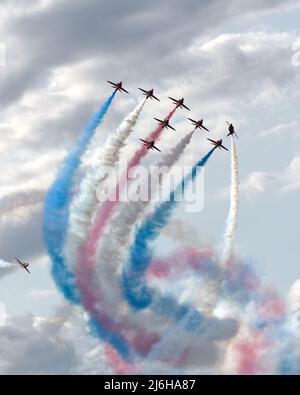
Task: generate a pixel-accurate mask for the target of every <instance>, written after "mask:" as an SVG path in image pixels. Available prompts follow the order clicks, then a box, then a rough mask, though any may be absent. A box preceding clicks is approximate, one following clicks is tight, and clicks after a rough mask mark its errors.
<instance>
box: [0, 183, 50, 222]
mask: <svg viewBox="0 0 300 395" xmlns="http://www.w3.org/2000/svg"><path fill="white" fill-rule="evenodd" d="M45 195H46V190H43V189H29V190H24V191H19V192H16V193H13V194H9V195H6V196H3V197H2V198H1V199H0V216H2V215H6V214H8V213H10V212H12V211H14V210H18V209H21V208H25V207H30V206H34V205H36V204H40V203H42V202H43V200H44V197H45Z"/></svg>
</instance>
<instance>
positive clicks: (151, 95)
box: [139, 88, 160, 101]
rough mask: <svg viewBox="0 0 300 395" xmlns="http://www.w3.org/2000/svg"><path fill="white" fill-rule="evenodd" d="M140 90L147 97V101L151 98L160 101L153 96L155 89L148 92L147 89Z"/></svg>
mask: <svg viewBox="0 0 300 395" xmlns="http://www.w3.org/2000/svg"><path fill="white" fill-rule="evenodd" d="M139 90H140V91H142V92H143V94H144V95H145V96H146V98H147V99H149V98H150V99H151V100H152V99H155V100H157V101H160V100H159V99H158V98H157V97H156V96H154V94H153V92H154V89H150V90H149V91H146V90H145V89H142V88H139Z"/></svg>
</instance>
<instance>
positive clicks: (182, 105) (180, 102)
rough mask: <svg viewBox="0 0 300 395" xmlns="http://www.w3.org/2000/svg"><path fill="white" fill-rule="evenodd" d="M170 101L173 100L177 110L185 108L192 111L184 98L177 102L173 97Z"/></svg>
mask: <svg viewBox="0 0 300 395" xmlns="http://www.w3.org/2000/svg"><path fill="white" fill-rule="evenodd" d="M169 99H171V100H172V101H173V103H174V104H176V108H178V107H180V108H185V109H186V110H189V111H191V110H190V109H189V108H188V107H187V106H186V105H185V104H183V103H184V98H182V99H179V100H176V99H173V97H169Z"/></svg>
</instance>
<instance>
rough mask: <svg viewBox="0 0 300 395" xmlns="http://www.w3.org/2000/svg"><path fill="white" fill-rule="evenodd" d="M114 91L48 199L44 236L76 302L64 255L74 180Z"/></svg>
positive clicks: (63, 286) (59, 280)
mask: <svg viewBox="0 0 300 395" xmlns="http://www.w3.org/2000/svg"><path fill="white" fill-rule="evenodd" d="M115 94H116V92H113V93H112V94H111V96H110V97H109V98H108V99H107V100H106V102H105V103H104V104H103V105H102V107H101V108H100V109H99V111H98V112H97V114H96V115H95V116H94V117H93V118H92V119H91V121H90V122H89V123H88V125H87V126H86V128H85V129H84V132H83V134H82V135H81V136H80V138H79V140H78V141H77V143H76V146H75V148H74V149H73V151H71V152H70V153H69V154H68V155H67V157H66V159H65V161H64V163H63V165H62V167H61V168H60V170H59V172H58V175H57V177H56V180H55V181H54V183H53V184H52V186H51V188H50V189H49V191H48V194H47V196H46V199H45V205H44V221H43V236H44V242H45V244H46V247H47V251H48V254H49V256H50V258H51V260H52V276H53V278H54V281H55V283H56V285H57V287H58V288H59V290H60V291H61V292H62V293H63V294H64V296H65V298H66V299H67V300H68V301H70V302H71V303H74V304H79V302H80V297H79V293H78V290H77V287H76V284H75V278H74V276H73V274H72V273H71V272H70V271H69V269H68V267H67V265H66V263H65V261H64V256H63V246H64V242H65V236H66V230H67V226H68V221H69V205H70V202H71V196H72V187H73V181H74V177H75V175H76V172H77V170H78V168H79V166H80V163H81V157H82V155H83V154H84V152H85V150H86V148H87V146H88V144H89V143H90V141H91V139H92V137H93V136H94V134H95V131H96V128H97V126H98V125H99V124H100V122H101V121H102V119H103V117H104V115H105V114H106V112H107V110H108V109H109V107H110V105H111V103H112V100H113V98H114V97H115Z"/></svg>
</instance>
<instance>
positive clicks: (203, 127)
mask: <svg viewBox="0 0 300 395" xmlns="http://www.w3.org/2000/svg"><path fill="white" fill-rule="evenodd" d="M201 128H202V129H205V130H206V131H207V132H209V130H208V129H207V128H206V127H205V126H203V125H202V126H201Z"/></svg>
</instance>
